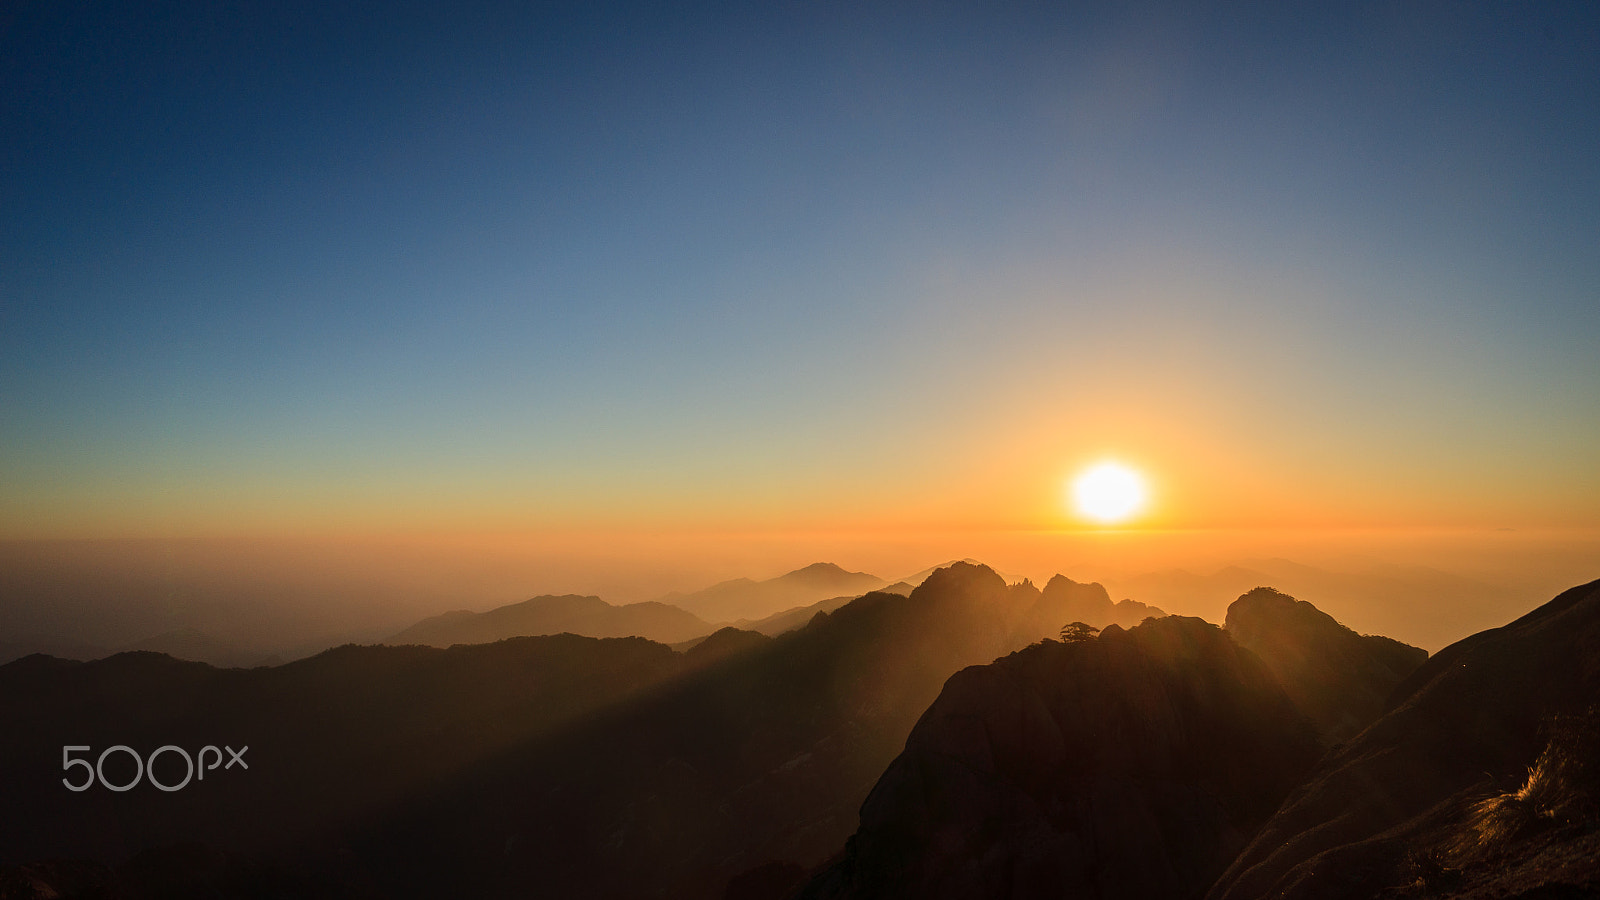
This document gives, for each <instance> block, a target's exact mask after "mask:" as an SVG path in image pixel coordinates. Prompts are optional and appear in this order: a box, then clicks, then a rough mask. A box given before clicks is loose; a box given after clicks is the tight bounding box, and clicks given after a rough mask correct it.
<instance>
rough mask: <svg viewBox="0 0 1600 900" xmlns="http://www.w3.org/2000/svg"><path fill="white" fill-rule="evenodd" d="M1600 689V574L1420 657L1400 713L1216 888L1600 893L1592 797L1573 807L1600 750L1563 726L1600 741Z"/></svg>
mask: <svg viewBox="0 0 1600 900" xmlns="http://www.w3.org/2000/svg"><path fill="white" fill-rule="evenodd" d="M1597 698H1600V582H1593V583H1591V584H1587V585H1583V586H1581V587H1576V588H1573V589H1572V590H1569V591H1567V592H1565V593H1563V594H1561V595H1560V596H1559V597H1557V598H1555V599H1554V600H1552V601H1551V602H1549V603H1547V604H1545V605H1544V606H1542V607H1540V608H1538V609H1536V610H1534V611H1533V612H1531V613H1529V614H1528V615H1526V616H1523V617H1522V618H1520V619H1517V620H1516V621H1515V622H1512V623H1511V624H1509V625H1506V626H1504V627H1502V628H1496V629H1493V630H1490V631H1485V632H1481V633H1479V634H1476V635H1473V636H1472V637H1469V638H1467V639H1465V640H1463V641H1460V642H1458V643H1456V644H1453V645H1451V646H1449V647H1447V648H1445V649H1444V650H1441V651H1440V652H1439V653H1438V654H1437V655H1435V656H1434V657H1433V658H1432V659H1430V660H1428V661H1427V662H1426V663H1425V664H1423V665H1422V666H1421V667H1420V668H1418V669H1417V670H1416V671H1415V672H1413V673H1412V674H1411V675H1410V677H1408V678H1407V679H1406V680H1405V681H1404V682H1403V683H1402V684H1401V685H1400V686H1399V687H1398V688H1397V689H1396V690H1395V691H1394V693H1393V695H1392V697H1391V700H1390V702H1389V710H1388V711H1387V713H1386V714H1385V715H1384V716H1383V717H1382V718H1380V719H1379V720H1378V721H1376V722H1374V723H1373V724H1372V725H1371V726H1370V727H1368V728H1367V729H1366V730H1365V731H1363V732H1361V733H1360V734H1359V735H1357V736H1356V737H1355V738H1353V739H1352V740H1351V741H1350V742H1349V743H1347V744H1346V745H1344V746H1343V747H1341V748H1338V749H1337V750H1336V751H1334V752H1333V753H1331V754H1330V755H1329V756H1328V757H1326V758H1325V759H1324V760H1323V761H1322V762H1321V763H1320V764H1319V766H1318V767H1317V770H1316V771H1315V772H1313V773H1312V774H1311V776H1310V777H1309V779H1308V780H1307V781H1306V783H1305V784H1304V785H1302V786H1301V787H1300V788H1299V789H1297V790H1296V791H1295V793H1294V795H1293V796H1291V797H1290V798H1289V799H1288V800H1287V801H1286V802H1285V803H1284V805H1283V807H1282V808H1281V809H1280V810H1279V811H1278V812H1277V814H1275V815H1274V816H1273V818H1272V820H1271V821H1270V822H1268V823H1267V825H1266V827H1264V828H1263V829H1262V831H1261V833H1260V834H1259V835H1257V837H1256V839H1255V840H1254V841H1253V842H1252V844H1251V846H1250V848H1249V849H1248V850H1247V851H1246V852H1245V853H1243V854H1242V855H1241V856H1240V857H1239V858H1238V859H1237V860H1235V862H1234V863H1233V865H1232V866H1231V867H1230V868H1229V870H1228V872H1227V874H1226V875H1225V876H1223V878H1222V879H1220V880H1219V881H1218V882H1217V884H1216V886H1215V887H1214V889H1213V890H1212V892H1211V894H1210V896H1211V897H1213V898H1216V900H1245V898H1258V897H1274V898H1278V897H1286V898H1311V897H1374V896H1378V895H1379V894H1381V893H1383V892H1385V891H1386V890H1390V889H1393V890H1396V891H1400V892H1401V894H1402V895H1410V896H1453V895H1456V894H1457V893H1458V892H1459V893H1460V894H1461V895H1462V896H1466V895H1467V892H1468V890H1469V886H1470V885H1477V887H1472V888H1470V889H1471V890H1473V891H1479V893H1475V894H1472V895H1473V896H1512V895H1515V896H1529V897H1532V896H1548V897H1557V896H1560V897H1567V896H1595V895H1596V894H1597V893H1600V856H1597V855H1595V854H1593V853H1586V852H1585V851H1584V850H1583V848H1584V847H1588V848H1589V849H1590V850H1594V849H1597V848H1596V846H1595V843H1596V842H1595V839H1594V830H1595V828H1596V825H1597V823H1596V822H1595V821H1594V818H1593V812H1592V808H1593V807H1592V803H1590V805H1589V809H1590V810H1591V811H1590V812H1589V813H1582V814H1580V813H1579V812H1572V810H1579V811H1580V812H1581V810H1582V808H1583V807H1584V803H1585V802H1589V801H1584V798H1585V797H1587V798H1589V800H1590V801H1592V799H1593V798H1595V797H1600V784H1596V775H1597V772H1596V767H1595V766H1594V765H1592V764H1588V765H1585V764H1584V763H1585V761H1591V762H1592V760H1593V759H1594V757H1595V754H1594V753H1593V752H1592V750H1591V751H1584V750H1578V751H1574V750H1573V749H1571V746H1568V745H1566V744H1563V743H1562V742H1561V741H1557V740H1554V739H1553V738H1552V734H1551V730H1552V728H1555V729H1556V730H1557V731H1558V732H1559V731H1561V730H1562V726H1561V723H1562V722H1571V721H1574V720H1575V719H1576V720H1577V721H1580V722H1581V721H1585V720H1587V721H1589V722H1590V725H1589V726H1588V727H1587V732H1588V735H1589V736H1588V737H1587V738H1584V739H1579V740H1575V741H1571V742H1569V743H1570V744H1572V745H1576V746H1579V747H1588V748H1595V747H1600V743H1597V742H1596V741H1595V740H1594V738H1593V734H1592V733H1593V731H1594V730H1595V728H1594V725H1593V717H1592V716H1588V715H1586V711H1587V710H1588V709H1589V708H1590V707H1591V706H1592V705H1593V704H1595V703H1596V701H1597ZM1569 730H1573V729H1569ZM1575 731H1576V732H1577V733H1578V734H1579V736H1580V738H1583V735H1584V733H1585V729H1583V728H1578V729H1575ZM1564 747H1565V749H1563V748H1564ZM1552 756H1553V758H1555V759H1557V760H1558V761H1559V760H1563V759H1564V760H1567V761H1568V762H1569V763H1571V764H1570V765H1568V764H1565V763H1563V764H1560V765H1557V764H1555V763H1550V762H1548V759H1549V758H1552ZM1542 757H1543V758H1544V759H1542ZM1530 770H1532V771H1530ZM1580 801H1583V802H1580ZM1563 810H1566V811H1567V812H1562V811H1563ZM1497 817H1498V818H1497ZM1586 817H1587V818H1586ZM1502 820H1504V821H1502ZM1508 823H1510V824H1515V825H1517V826H1518V827H1510V824H1508ZM1563 829H1565V830H1563ZM1585 842H1587V843H1585ZM1541 859H1542V860H1548V861H1549V862H1547V863H1542V862H1540V861H1539V860H1541ZM1562 860H1565V862H1561V861H1562ZM1569 863H1570V864H1569ZM1496 879H1512V880H1510V881H1502V882H1496ZM1540 891H1543V893H1538V892H1540Z"/></svg>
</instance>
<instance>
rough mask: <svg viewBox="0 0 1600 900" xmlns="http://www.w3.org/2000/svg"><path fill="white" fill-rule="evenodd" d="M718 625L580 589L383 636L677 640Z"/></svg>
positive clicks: (428, 640)
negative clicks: (571, 636)
mask: <svg viewBox="0 0 1600 900" xmlns="http://www.w3.org/2000/svg"><path fill="white" fill-rule="evenodd" d="M715 630H716V629H715V627H714V626H712V625H711V624H710V623H708V622H706V621H704V620H703V619H701V618H699V617H698V616H695V615H694V614H693V613H690V612H687V611H685V610H682V609H679V608H678V607H676V606H669V605H668V604H665V603H658V602H655V601H646V602H644V603H629V604H626V605H623V606H613V605H611V604H610V603H607V602H605V601H604V600H601V599H600V598H599V597H593V596H581V595H578V594H562V595H559V596H557V595H550V594H546V595H544V596H540V597H534V598H532V599H529V600H524V601H522V602H521V603H513V604H510V605H508V606H501V607H496V608H495V609H491V610H488V611H487V612H481V613H477V612H471V611H469V610H457V611H454V612H447V613H443V614H441V615H437V616H432V617H430V618H427V619H423V620H422V621H420V622H418V623H417V624H415V625H412V626H411V627H410V628H407V629H405V630H404V631H401V632H400V633H399V634H396V635H395V636H394V637H391V638H389V639H388V640H386V641H384V643H386V644H424V645H427V646H430V647H449V646H451V645H452V644H488V643H492V642H494V641H499V640H504V639H506V638H510V637H526V636H532V635H543V634H563V633H570V634H578V635H583V636H584V637H594V638H613V637H642V638H646V639H648V640H652V641H656V642H657V643H662V644H673V643H678V642H681V641H686V640H689V639H691V638H697V637H703V636H705V635H707V634H710V633H711V632H712V631H715Z"/></svg>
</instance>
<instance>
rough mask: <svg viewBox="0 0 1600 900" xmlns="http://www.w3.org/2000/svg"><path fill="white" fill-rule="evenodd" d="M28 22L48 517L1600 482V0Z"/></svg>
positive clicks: (25, 56) (8, 211)
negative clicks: (1099, 468)
mask: <svg viewBox="0 0 1600 900" xmlns="http://www.w3.org/2000/svg"><path fill="white" fill-rule="evenodd" d="M0 42H3V44H4V47H3V50H4V52H3V54H0V58H3V59H4V63H3V65H4V70H3V71H4V75H3V84H4V89H3V94H0V120H3V122H4V128H0V417H3V423H4V424H3V427H0V472H3V473H4V475H3V476H0V533H3V534H8V535H12V536H58V535H71V534H97V535H118V534H135V533H149V532H150V531H151V530H154V531H156V532H161V533H165V532H168V531H177V532H195V533H210V532H225V531H231V530H241V529H242V530H251V529H262V530H268V531H273V530H276V531H291V532H292V531H297V530H305V529H315V528H322V527H335V528H354V529H360V528H370V527H387V525H388V524H390V523H393V522H396V521H401V522H413V523H422V522H448V523H452V524H453V525H458V526H461V527H470V526H473V525H475V524H487V525H495V526H500V525H506V524H512V525H515V524H537V525H540V526H543V527H560V526H561V525H562V523H565V522H574V523H577V522H581V523H585V524H594V523H596V522H599V523H602V524H604V523H610V524H613V525H618V526H620V525H625V524H628V523H638V522H652V523H666V522H674V521H683V522H717V523H720V524H722V525H724V526H737V525H740V524H741V523H742V524H749V525H751V526H756V525H761V526H777V525H795V524H801V525H822V524H833V525H837V524H839V523H840V522H845V521H865V520H871V521H874V522H876V521H878V520H879V519H882V518H883V517H884V515H885V513H884V512H883V510H885V509H898V510H902V511H904V514H905V516H908V517H910V518H911V519H920V518H924V517H931V518H932V519H935V520H938V521H941V522H946V523H958V522H959V523H977V524H994V525H996V526H1001V525H1005V526H1016V525H1037V524H1039V523H1040V522H1044V521H1047V520H1048V518H1049V515H1050V513H1049V512H1048V511H1047V509H1046V507H1047V506H1048V504H1049V503H1050V502H1053V501H1050V500H1048V495H1049V493H1050V492H1049V491H1048V490H1047V489H1046V488H1047V487H1048V486H1049V485H1053V484H1054V483H1055V482H1056V481H1058V480H1059V478H1060V476H1061V474H1062V467H1068V466H1070V465H1071V464H1073V463H1074V462H1075V461H1078V460H1081V459H1087V458H1089V457H1091V456H1094V455H1096V454H1101V453H1108V452H1109V453H1117V454H1123V455H1126V456H1129V457H1130V458H1132V459H1134V460H1135V461H1142V462H1143V463H1144V464H1146V465H1148V466H1151V467H1153V469H1154V470H1156V471H1157V472H1158V473H1165V478H1166V481H1167V485H1168V488H1169V489H1168V496H1169V497H1171V498H1172V499H1173V502H1172V503H1171V504H1169V509H1170V511H1171V513H1172V521H1173V522H1177V523H1181V524H1185V525H1188V526H1204V525H1206V524H1208V523H1227V522H1234V521H1245V520H1247V521H1249V522H1251V523H1252V524H1272V523H1274V522H1283V523H1291V522H1305V521H1311V520H1315V519H1317V515H1315V514H1313V513H1308V512H1306V510H1308V509H1309V510H1313V511H1315V510H1321V509H1324V508H1327V509H1329V510H1331V512H1329V514H1328V516H1329V518H1330V520H1337V521H1340V522H1364V523H1369V524H1408V523H1435V524H1437V523H1440V522H1448V523H1457V522H1459V523H1473V524H1484V525H1495V524H1501V523H1510V524H1517V525H1528V524H1564V525H1573V524H1577V525H1589V526H1593V525H1596V524H1600V522H1596V520H1595V514H1596V512H1595V511H1596V510H1600V502H1597V501H1600V480H1597V476H1596V475H1595V474H1594V473H1595V470H1596V468H1597V467H1596V466H1594V464H1593V463H1594V453H1593V449H1592V448H1593V447H1595V446H1597V444H1596V438H1600V424H1597V423H1600V409H1597V406H1600V403H1597V400H1596V398H1597V397H1600V365H1596V363H1595V358H1594V352H1593V347H1594V342H1595V338H1596V337H1597V336H1600V303H1597V302H1596V301H1597V296H1600V253H1597V252H1596V244H1595V235H1597V234H1600V221H1597V220H1600V159H1597V153H1600V151H1597V148H1600V140H1597V139H1600V128H1597V119H1600V11H1597V10H1596V8H1595V7H1594V6H1593V5H1592V4H1568V5H1562V4H1539V5H1537V6H1536V7H1528V8H1523V7H1509V6H1504V5H1490V4H1467V3H1448V4H1447V3H1439V4H1360V5H1346V4H1340V5H1337V6H1333V5H1330V6H1328V7H1319V8H1310V7H1306V6H1302V5H1286V4H1256V5H1238V4H1231V5H1227V6H1221V7H1200V6H1189V5H1185V6H1178V5H1148V6H1142V5H1141V6H1134V7H1129V6H1126V5H1122V4H1105V5H1092V4H1081V5H1006V6H993V5H983V6H979V5H959V4H943V5H928V4H918V5H903V6H893V5H879V4H871V5H868V6H865V7H858V6H856V5H837V6H826V5H814V4H805V5H799V4H796V5H791V6H769V5H748V6H735V5H728V6H648V5H619V4H610V5H607V4H577V5H570V6H567V5H559V4H549V5H543V6H538V7H533V8H523V7H521V6H519V5H510V4H508V5H505V6H497V5H477V6H471V5H465V4H450V5H438V6H429V5H424V4H367V5H360V4H349V5H326V4H319V5H310V4H306V5H296V4H249V3H238V4H136V5H127V6H115V5H88V4H32V5H28V6H26V7H23V8H21V9H13V10H10V11H8V12H6V13H5V14H4V19H3V20H0ZM1285 497H1289V498H1290V499H1284V498H1285ZM1294 498H1299V499H1298V500H1296V499H1294ZM1352 498H1353V499H1352ZM890 518H892V517H890ZM885 521H887V520H885Z"/></svg>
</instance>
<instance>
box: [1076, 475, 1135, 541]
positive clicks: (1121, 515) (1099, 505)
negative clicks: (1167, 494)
mask: <svg viewBox="0 0 1600 900" xmlns="http://www.w3.org/2000/svg"><path fill="white" fill-rule="evenodd" d="M1145 493H1146V492H1145V487H1144V478H1143V477H1142V476H1140V474H1139V473H1138V472H1135V471H1134V470H1132V469H1130V468H1128V467H1127V466H1125V465H1123V464H1121V463H1117V462H1103V463H1098V464H1096V465H1094V466H1091V467H1089V468H1087V469H1085V470H1083V472H1081V473H1079V475H1078V477H1076V478H1074V479H1073V480H1072V505H1073V508H1074V509H1076V510H1077V511H1078V514H1079V515H1081V516H1083V517H1085V518H1088V519H1093V520H1094V521H1096V522H1100V523H1101V524H1104V525H1114V524H1116V523H1118V522H1125V521H1127V520H1128V519H1130V518H1132V517H1133V515H1134V514H1135V513H1137V512H1139V510H1141V509H1143V508H1144V503H1145Z"/></svg>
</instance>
